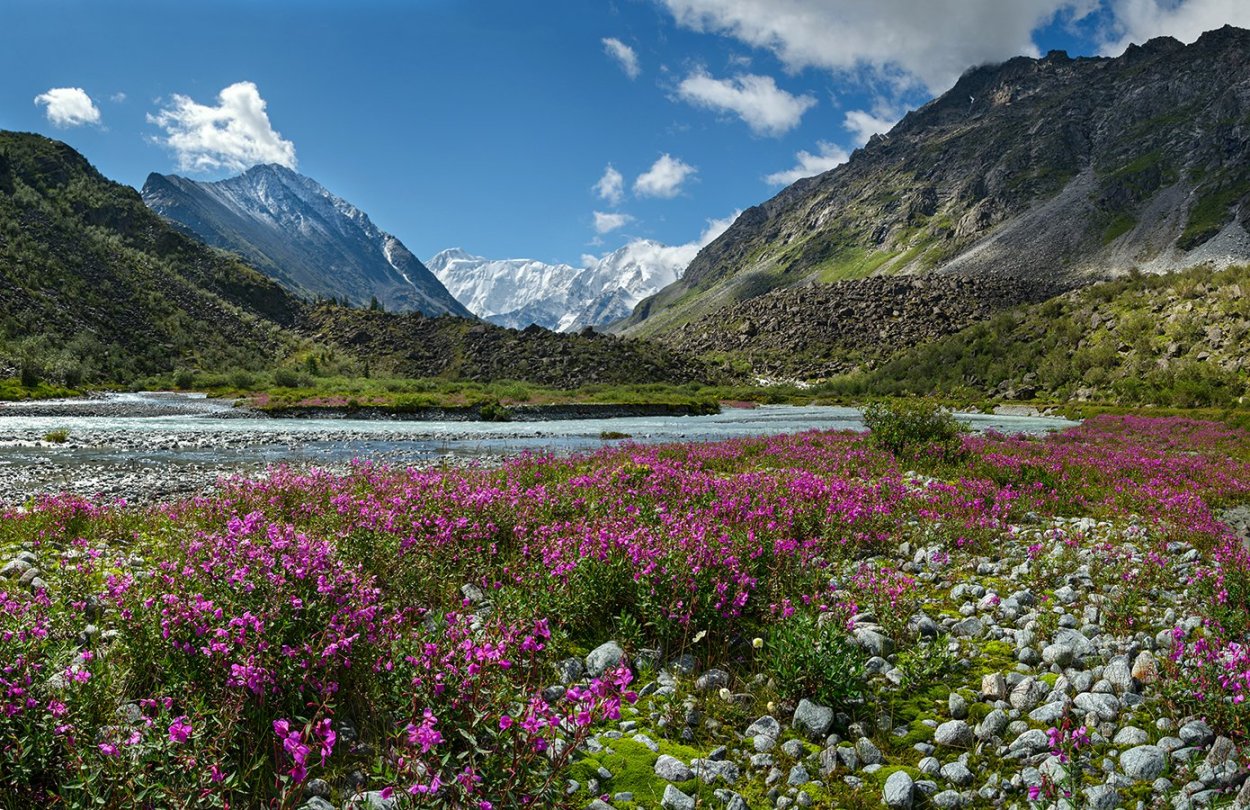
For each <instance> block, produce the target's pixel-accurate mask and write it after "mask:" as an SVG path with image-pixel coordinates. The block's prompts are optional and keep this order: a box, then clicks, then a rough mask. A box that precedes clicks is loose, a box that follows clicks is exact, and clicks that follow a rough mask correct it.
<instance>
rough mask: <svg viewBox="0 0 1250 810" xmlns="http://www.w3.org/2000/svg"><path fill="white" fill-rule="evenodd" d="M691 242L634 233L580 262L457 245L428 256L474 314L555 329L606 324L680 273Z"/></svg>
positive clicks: (503, 322) (687, 260) (689, 255)
mask: <svg viewBox="0 0 1250 810" xmlns="http://www.w3.org/2000/svg"><path fill="white" fill-rule="evenodd" d="M696 252H697V247H694V246H690V245H683V246H679V247H668V246H665V245H661V244H659V243H658V242H652V241H649V240H645V239H641V240H636V241H633V242H630V243H629V244H627V245H625V246H624V247H622V248H620V249H618V250H615V251H613V252H611V253H609V254H607V255H606V256H603V257H602V258H600V259H598V260H596V261H594V262H592V263H590V264H589V265H587V266H586V267H573V266H572V265H568V264H546V263H544V262H539V261H534V260H532V259H485V258H482V257H481V256H474V255H472V254H469V253H466V252H465V251H463V250H460V249H459V248H452V249H450V250H444V251H443V252H441V253H439V254H438V255H437V256H435V257H434V258H432V259H430V262H429V266H430V269H431V270H432V271H433V272H434V275H435V276H436V277H437V278H438V280H439V281H441V282H442V283H443V285H444V286H445V287H446V288H447V289H448V290H449V291H450V292H451V294H452V295H454V296H455V297H456V299H457V300H458V301H460V303H462V304H464V305H465V306H466V307H468V309H469V310H470V311H472V312H473V313H475V314H476V315H478V316H480V317H482V318H485V319H486V320H488V321H491V322H492V323H497V324H500V325H503V326H510V327H514V328H518V329H519V328H524V327H526V326H529V325H530V324H532V323H533V324H538V325H539V326H542V327H545V328H547V329H554V330H556V331H560V332H574V331H578V330H580V329H582V328H584V327H587V326H606V325H607V324H610V323H612V322H614V321H618V320H620V319H622V318H625V317H627V316H628V315H629V314H630V313H631V312H632V311H633V309H634V307H635V306H637V304H638V302H639V301H641V300H643V299H644V298H646V297H648V296H650V295H654V294H655V293H656V292H658V291H659V290H661V289H662V288H664V287H666V286H668V285H669V284H672V283H673V282H675V281H676V280H677V279H678V278H680V277H681V274H682V272H683V271H684V270H685V269H686V265H688V264H689V263H690V260H691V259H693V258H694V255H695V253H696Z"/></svg>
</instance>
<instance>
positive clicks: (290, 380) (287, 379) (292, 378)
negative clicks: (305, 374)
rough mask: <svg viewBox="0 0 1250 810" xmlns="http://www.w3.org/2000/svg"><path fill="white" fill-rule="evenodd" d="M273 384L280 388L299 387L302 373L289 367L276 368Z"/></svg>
mask: <svg viewBox="0 0 1250 810" xmlns="http://www.w3.org/2000/svg"><path fill="white" fill-rule="evenodd" d="M273 384H274V385H276V386H277V387H278V388H299V385H300V375H299V373H298V372H296V371H293V370H292V369H289V368H280V369H276V370H275V371H274V372H273Z"/></svg>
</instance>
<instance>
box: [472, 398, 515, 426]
mask: <svg viewBox="0 0 1250 810" xmlns="http://www.w3.org/2000/svg"><path fill="white" fill-rule="evenodd" d="M477 413H478V418H480V419H481V420H482V421H483V422H511V421H512V412H511V411H509V410H508V409H507V408H506V407H504V406H503V405H500V404H499V402H498V401H497V400H495V401H491V402H483V403H482V404H481V405H479V406H478V410H477Z"/></svg>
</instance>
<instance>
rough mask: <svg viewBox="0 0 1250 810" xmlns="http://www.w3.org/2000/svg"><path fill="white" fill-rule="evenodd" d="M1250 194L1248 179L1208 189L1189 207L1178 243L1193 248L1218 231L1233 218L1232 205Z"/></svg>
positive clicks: (1249, 180) (1186, 247)
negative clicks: (1187, 216) (1211, 189)
mask: <svg viewBox="0 0 1250 810" xmlns="http://www.w3.org/2000/svg"><path fill="white" fill-rule="evenodd" d="M1247 194H1250V179H1241V180H1239V181H1237V182H1234V183H1232V184H1231V185H1228V186H1225V187H1224V188H1219V189H1216V190H1213V191H1208V192H1206V193H1205V194H1204V196H1202V197H1201V198H1199V200H1198V202H1196V203H1194V205H1193V207H1192V208H1190V209H1189V218H1188V219H1187V220H1186V222H1185V230H1184V231H1182V232H1181V238H1180V241H1179V242H1178V244H1179V245H1180V246H1181V247H1183V248H1185V249H1186V250H1188V249H1191V248H1195V247H1197V246H1198V245H1201V244H1202V243H1203V242H1205V241H1207V240H1208V239H1210V238H1211V237H1212V236H1215V235H1216V234H1217V233H1219V232H1220V229H1221V228H1223V227H1224V226H1225V225H1227V224H1228V223H1229V222H1230V221H1231V220H1232V218H1233V213H1232V207H1233V205H1234V204H1236V202H1237V201H1238V200H1240V199H1241V198H1242V197H1244V196H1246V195H1247Z"/></svg>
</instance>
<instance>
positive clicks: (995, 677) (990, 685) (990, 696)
mask: <svg viewBox="0 0 1250 810" xmlns="http://www.w3.org/2000/svg"><path fill="white" fill-rule="evenodd" d="M981 697H983V698H985V699H986V700H988V701H991V702H992V701H995V700H1006V699H1007V680H1006V679H1005V678H1004V677H1003V675H1002V673H1001V672H991V673H990V674H989V675H986V676H984V677H982V678H981Z"/></svg>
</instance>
